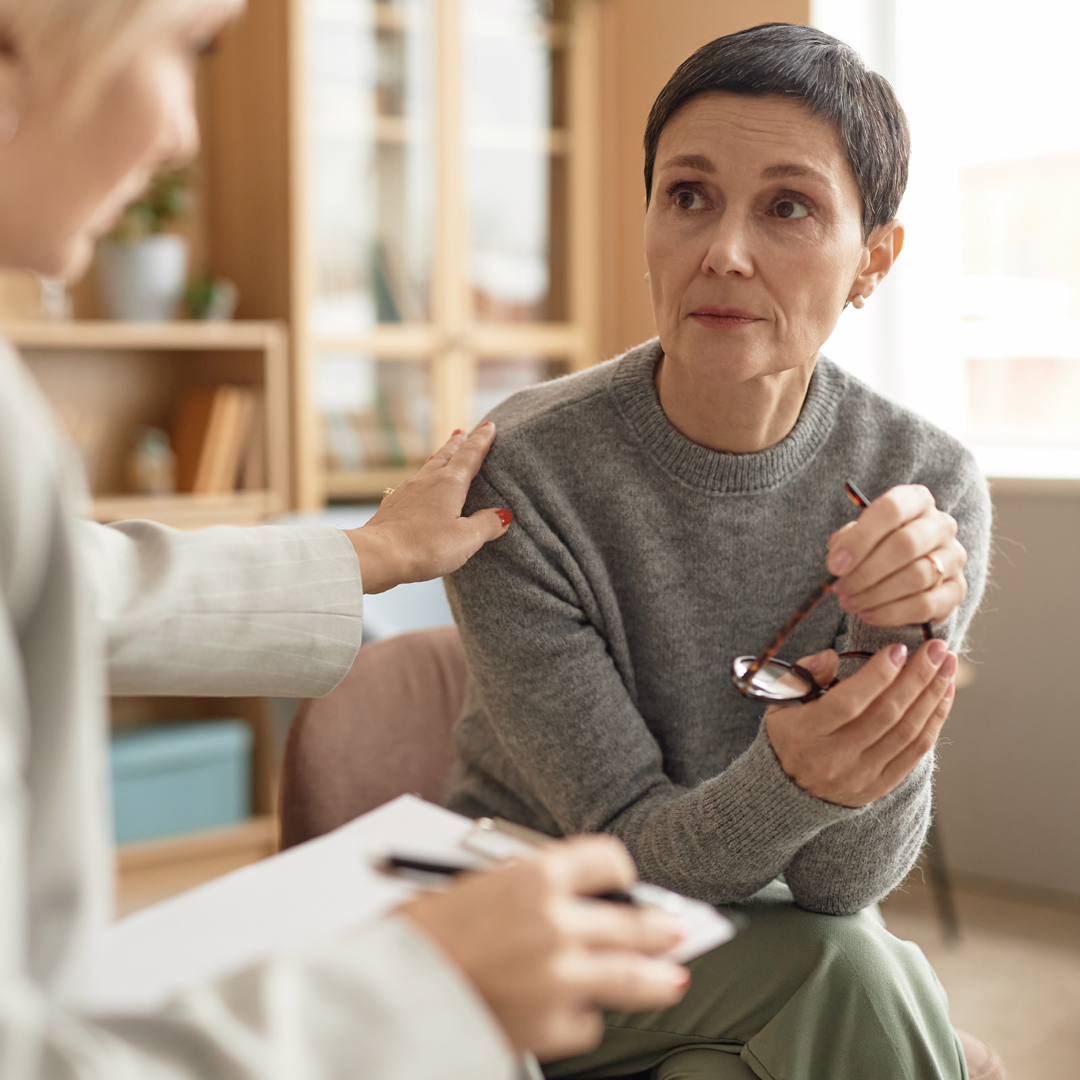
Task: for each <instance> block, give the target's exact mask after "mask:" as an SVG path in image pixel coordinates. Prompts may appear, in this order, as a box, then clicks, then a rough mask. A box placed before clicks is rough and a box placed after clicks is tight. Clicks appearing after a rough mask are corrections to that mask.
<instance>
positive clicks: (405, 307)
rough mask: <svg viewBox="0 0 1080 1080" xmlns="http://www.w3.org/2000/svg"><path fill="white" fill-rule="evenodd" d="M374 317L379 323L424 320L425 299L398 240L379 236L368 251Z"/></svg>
mask: <svg viewBox="0 0 1080 1080" xmlns="http://www.w3.org/2000/svg"><path fill="white" fill-rule="evenodd" d="M371 272H372V279H373V280H372V286H373V290H374V293H375V311H376V318H377V319H378V321H379V322H381V323H387V322H390V323H397V322H423V321H424V319H425V318H426V312H425V310H424V302H423V300H422V299H421V297H420V293H419V292H418V290H417V289H416V287H415V286H414V285H413V282H412V279H411V278H410V276H409V271H408V268H407V267H406V266H405V260H404V259H403V258H402V257H401V253H400V251H399V250H398V247H397V244H395V243H394V242H393V241H391V240H387V239H382V240H379V241H377V242H376V243H375V246H374V247H373V249H372V254H371Z"/></svg>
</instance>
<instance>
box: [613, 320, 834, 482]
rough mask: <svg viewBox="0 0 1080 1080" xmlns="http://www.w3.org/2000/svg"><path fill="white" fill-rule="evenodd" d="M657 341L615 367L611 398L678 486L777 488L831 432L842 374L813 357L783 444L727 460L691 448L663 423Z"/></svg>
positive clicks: (639, 348)
mask: <svg viewBox="0 0 1080 1080" xmlns="http://www.w3.org/2000/svg"><path fill="white" fill-rule="evenodd" d="M662 356H663V349H662V348H661V347H660V339H659V338H653V340H652V341H646V342H645V343H644V344H642V345H638V346H637V347H636V348H634V349H631V350H630V351H629V352H628V353H626V354H625V355H624V356H623V357H622V358H621V359H620V360H618V361H617V363H616V366H615V372H614V374H613V375H612V380H611V393H612V395H613V397H614V398H615V401H616V403H617V406H618V408H619V411H620V412H621V413H622V414H623V416H624V417H625V418H626V420H627V422H628V423H629V424H630V425H631V427H633V429H634V430H635V431H636V432H637V434H638V436H639V437H640V438H641V441H642V442H643V443H644V444H645V446H646V447H647V448H648V449H649V451H650V452H651V453H652V455H653V456H654V457H655V458H656V460H657V461H658V462H659V463H660V464H661V465H662V466H663V467H664V468H665V469H667V470H668V471H669V472H671V473H674V474H675V475H676V476H677V477H678V478H679V479H680V480H683V481H685V482H686V483H687V484H690V485H692V486H694V487H698V488H703V489H705V490H707V491H717V492H730V493H733V494H737V493H741V492H745V493H749V492H754V491H764V490H767V489H769V488H774V487H778V486H779V485H780V484H782V483H784V481H785V480H787V479H789V478H790V477H791V476H793V475H794V474H795V473H796V472H798V471H799V470H800V469H802V468H803V467H804V466H805V465H806V464H807V463H808V462H810V461H811V460H812V459H813V457H814V456H815V455H816V454H817V452H818V450H820V449H821V447H822V446H823V445H824V443H825V440H826V439H827V438H828V436H829V433H830V432H831V431H832V428H833V424H834V422H835V419H836V410H837V407H838V406H839V404H840V399H841V398H842V397H843V395H844V382H845V377H844V373H843V372H842V371H841V370H840V369H839V368H838V367H836V365H835V364H833V363H832V362H831V361H829V360H825V359H824V358H822V357H818V361H817V364H816V366H815V368H814V374H813V375H812V376H811V378H810V387H809V389H808V390H807V393H806V400H805V401H804V402H803V407H802V411H801V412H800V413H799V419H798V420H797V421H796V422H795V426H794V427H793V428H792V429H791V432H790V433H789V434H788V436H787V438H785V439H783V440H782V441H781V442H778V443H777V444H776V445H775V446H770V447H769V449H768V450H762V451H760V452H759V453H756V454H729V453H723V452H720V451H717V450H709V449H707V448H706V447H704V446H699V445H698V444H697V443H695V442H691V441H690V440H689V439H688V438H687V437H686V436H685V435H683V434H682V432H680V431H679V430H678V429H677V428H676V427H675V425H674V424H672V422H671V421H670V420H669V419H668V418H667V416H666V415H665V413H664V410H663V407H662V406H661V404H660V397H659V395H658V394H657V392H656V380H655V377H654V376H655V372H656V365H657V364H658V363H659V362H660V358H661V357H662Z"/></svg>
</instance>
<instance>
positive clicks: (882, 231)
mask: <svg viewBox="0 0 1080 1080" xmlns="http://www.w3.org/2000/svg"><path fill="white" fill-rule="evenodd" d="M903 247H904V226H903V225H902V224H901V223H900V222H899V221H897V220H896V218H893V220H892V221H888V222H886V223H885V224H884V225H879V226H878V227H877V228H876V229H874V231H873V232H872V233H871V234H870V236H869V237H868V238H867V241H866V265H865V267H864V268H863V271H862V273H860V274H859V276H858V277H857V278H856V279H855V280H854V281H853V282H852V283H851V291H850V292H849V293H848V300H849V301H850V302H852V303H855V306H856V307H862V304H861V303H858V302H857V301H859V300H865V299H866V298H867V297H868V296H869V295H870V294H871V293H872V292H873V291H874V290H875V289H876V288H877V287H878V286H879V285H880V284H881V281H882V278H884V277H885V275H886V274H887V273H888V272H889V271H890V270H891V269H892V268H893V263H895V262H896V260H897V257H898V256H899V254H900V252H901V250H903Z"/></svg>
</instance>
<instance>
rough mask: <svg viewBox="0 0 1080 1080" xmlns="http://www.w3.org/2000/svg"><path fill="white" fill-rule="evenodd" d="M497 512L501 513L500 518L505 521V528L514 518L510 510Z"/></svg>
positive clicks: (497, 512) (497, 511)
mask: <svg viewBox="0 0 1080 1080" xmlns="http://www.w3.org/2000/svg"><path fill="white" fill-rule="evenodd" d="M495 513H496V514H498V515H499V520H500V521H501V522H502V523H503V528H504V529H505V528H506V527H507V526H508V525H509V524H510V522H511V521H513V520H514V515H513V514H512V513H510V511H509V510H496V511H495Z"/></svg>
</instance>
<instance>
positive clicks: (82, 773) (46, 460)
mask: <svg viewBox="0 0 1080 1080" xmlns="http://www.w3.org/2000/svg"><path fill="white" fill-rule="evenodd" d="M239 6H240V5H239V2H238V0H0V265H2V266H9V267H27V268H30V269H33V270H35V271H37V272H39V273H42V274H45V275H52V276H67V277H73V276H76V275H78V274H79V273H80V272H81V271H82V270H83V269H84V268H85V267H86V265H87V263H88V261H89V258H90V252H91V245H92V242H93V240H94V238H95V237H96V236H97V235H100V234H101V233H102V232H104V231H105V230H107V229H108V228H109V226H110V223H111V222H112V221H113V220H114V219H115V217H116V215H117V214H118V213H119V211H120V210H121V208H122V207H123V206H124V204H125V203H126V202H127V201H128V200H129V199H130V198H131V197H132V196H134V195H135V194H136V193H137V192H138V191H139V190H140V188H141V187H142V186H143V185H144V183H145V182H146V180H147V179H148V178H149V177H150V175H151V174H152V173H153V172H154V171H155V170H156V169H157V168H159V167H160V166H161V165H162V164H163V163H165V162H169V161H174V160H179V159H184V158H186V157H189V156H190V155H192V154H193V153H194V152H195V150H196V148H197V141H198V133H197V129H196V123H195V117H194V111H193V107H192V76H193V71H194V67H195V63H196V57H197V54H198V53H199V51H200V49H201V48H202V47H203V45H204V44H205V43H206V42H207V41H208V40H209V39H210V38H211V37H212V36H213V34H214V33H215V32H216V31H217V30H218V29H219V27H220V26H221V25H222V23H223V22H224V20H225V19H227V18H228V17H230V16H231V15H232V14H234V13H235V11H236V10H237V8H238V7H239ZM493 439H494V428H493V427H491V426H490V425H487V426H484V427H481V428H480V429H479V430H478V431H477V432H475V433H474V434H473V435H472V436H470V437H466V436H465V435H464V433H459V434H457V435H455V436H454V438H452V439H451V440H450V441H449V442H448V443H447V444H446V446H444V447H443V448H442V449H441V450H440V451H439V453H438V454H436V455H435V456H434V458H433V459H432V460H431V461H430V462H429V463H428V464H427V465H426V466H425V467H424V468H423V469H421V470H420V472H419V473H418V474H417V476H416V477H414V478H413V479H412V480H410V481H408V482H407V483H405V484H404V485H403V486H402V487H401V488H400V489H399V490H398V492H396V493H395V494H394V496H393V497H392V498H390V499H389V500H387V503H386V504H385V505H384V508H383V509H382V510H381V511H380V512H379V514H377V515H376V517H375V518H374V519H373V520H372V522H371V523H370V524H369V525H368V526H366V527H364V528H363V529H360V530H356V531H354V532H352V533H341V532H338V531H337V530H334V529H318V528H316V529H274V528H265V529H258V530H239V529H214V530H207V531H206V532H203V533H194V534H179V533H175V532H172V531H170V530H168V529H164V528H162V527H160V526H156V525H153V524H150V523H148V522H134V523H127V524H126V525H123V526H117V527H109V528H106V527H103V526H98V525H94V524H92V523H89V522H85V521H77V520H75V519H74V517H73V515H74V513H75V512H76V511H77V509H78V508H79V505H80V502H81V496H82V485H83V481H82V477H81V475H80V474H79V473H78V471H77V470H76V469H75V468H73V465H72V461H73V460H74V455H73V454H72V453H71V452H70V450H69V448H68V447H67V446H66V444H65V443H64V442H63V440H62V439H61V438H60V436H59V435H58V434H57V431H56V428H55V426H54V424H53V421H52V418H51V417H50V415H49V411H48V408H47V406H46V405H45V404H44V403H43V401H42V399H41V398H40V397H39V395H38V394H37V392H36V391H35V389H34V387H33V386H32V384H31V382H30V380H29V377H28V376H27V374H26V372H25V370H24V369H23V368H22V367H21V365H20V363H19V361H18V359H17V358H16V357H15V356H14V355H13V354H12V353H11V352H10V350H6V349H4V348H3V347H2V346H0V881H2V882H3V892H2V893H0V1075H2V1076H3V1077H4V1078H5V1080H41V1078H47V1077H50V1078H51V1077H91V1076H93V1077H110V1078H112V1077H133V1078H134V1077H147V1078H151V1077H154V1078H156V1077H162V1078H164V1077H169V1078H170V1080H172V1078H177V1077H195V1076H199V1077H226V1076H227V1077H230V1078H241V1077H242V1078H246V1080H255V1078H258V1077H270V1076H275V1077H276V1076H281V1077H289V1078H290V1080H292V1078H300V1077H305V1078H306V1077H324V1076H325V1077H329V1076H335V1077H337V1076H346V1075H348V1076H353V1075H355V1076H364V1077H424V1076H436V1075H437V1076H439V1077H470V1078H476V1080H481V1078H487V1077H492V1078H495V1077H499V1078H503V1077H508V1076H510V1075H512V1074H513V1072H514V1070H515V1068H516V1054H517V1053H518V1052H520V1051H524V1050H532V1051H535V1052H537V1053H539V1054H540V1055H542V1056H547V1057H558V1056H565V1055H566V1054H570V1053H575V1052H580V1051H582V1050H585V1049H587V1048H588V1047H589V1046H591V1045H594V1044H595V1043H596V1042H597V1041H598V1039H599V1031H600V1025H599V1017H598V1009H599V1008H600V1007H617V1008H624V1009H643V1008H658V1007H661V1006H664V1005H668V1004H671V1003H673V1002H674V1001H675V1000H677V999H678V998H679V997H681V995H682V993H683V992H684V990H685V988H686V985H687V979H688V976H687V973H686V972H685V970H684V969H682V968H680V967H678V966H676V965H674V964H669V963H667V962H665V961H662V960H660V959H657V958H655V957H656V954H658V953H660V952H662V951H663V950H665V949H666V948H668V947H669V946H670V945H671V944H673V943H674V941H675V940H676V938H677V930H676V929H675V928H673V927H672V926H671V925H670V924H669V923H668V922H667V921H666V920H662V919H659V918H657V919H655V920H650V919H646V918H644V917H643V916H640V915H639V914H638V913H636V912H633V911H630V910H629V909H617V908H616V906H615V905H608V904H596V903H592V902H587V901H586V900H583V899H582V897H587V896H590V895H595V894H596V893H597V892H602V891H605V890H607V889H611V888H615V887H620V886H625V885H626V884H627V883H628V882H629V881H630V880H632V878H633V875H634V869H633V865H632V863H631V862H630V860H629V858H628V856H627V855H626V853H625V851H624V850H623V849H622V848H621V847H620V846H619V845H618V844H617V843H616V842H615V841H612V840H607V839H595V838H594V839H589V840H584V839H583V840H579V841H576V842H574V843H571V844H565V845H560V847H559V848H558V849H557V850H553V851H552V853H551V854H549V855H547V856H545V857H543V858H540V859H537V860H533V861H532V862H530V863H523V864H521V865H519V866H518V867H516V868H513V869H510V870H506V871H502V872H499V873H493V874H489V875H485V876H481V877H477V878H475V879H474V880H473V881H471V882H469V883H466V884H463V885H461V886H459V887H456V888H454V889H452V890H449V891H448V892H447V893H445V894H443V895H442V896H439V897H434V898H428V899H425V900H423V901H421V902H419V903H416V904H413V905H411V906H410V907H409V908H408V909H407V910H406V911H405V912H404V913H403V915H401V916H399V917H397V918H393V919H389V920H387V921H386V922H384V923H383V924H381V925H379V926H376V927H373V928H370V929H367V930H365V931H363V932H358V933H356V934H353V935H351V936H349V937H346V938H344V939H341V940H337V941H332V942H328V943H326V944H324V945H322V946H319V947H313V948H311V949H309V950H307V951H303V952H298V953H294V954H291V955H289V956H282V957H278V958H276V959H274V960H273V961H272V962H269V963H266V964H263V965H262V966H260V967H256V968H254V969H252V970H249V971H246V972H244V973H242V974H240V975H238V976H236V977H235V978H233V979H231V980H229V981H227V982H224V983H222V984H221V985H208V986H201V987H196V988H194V989H192V990H191V991H190V992H189V993H185V994H183V995H182V996H180V997H179V998H178V999H177V1000H176V1001H174V1002H173V1003H172V1004H171V1005H170V1006H168V1007H167V1008H166V1009H164V1010H163V1011H162V1012H161V1013H160V1014H159V1015H156V1016H151V1017H137V1018H136V1017H124V1016H113V1017H105V1018H97V1019H95V1020H94V1021H90V1020H87V1019H85V1018H82V1017H80V1016H78V1015H77V1014H76V1013H75V1012H74V1011H73V1010H72V1009H71V1008H70V1007H69V1004H68V1003H69V1002H70V1001H72V1000H74V996H75V993H76V990H77V988H78V986H79V981H80V978H81V975H82V972H83V967H84V962H85V957H86V956H87V954H88V952H89V951H90V950H91V949H92V948H93V945H94V940H95V936H96V935H97V934H98V933H99V932H100V930H101V928H102V927H103V926H104V924H105V922H106V920H107V918H108V916H109V894H110V888H111V882H110V875H111V851H110V843H109V839H108V829H107V810H106V808H107V800H106V793H105V791H104V790H103V785H102V784H101V782H100V777H101V775H102V774H103V771H104V770H103V760H102V759H103V751H104V742H105V730H106V725H105V717H104V704H103V702H104V695H105V692H106V685H108V686H109V687H110V689H111V690H112V692H114V693H125V692H129V693H131V692H140V693H170V694H179V693H202V694H294V695H304V696H307V695H314V694H319V693H325V692H327V691H328V690H330V689H331V688H332V687H333V686H334V684H335V683H336V682H337V681H338V680H339V679H340V678H341V677H342V676H343V675H344V674H345V672H346V671H347V670H348V668H349V666H350V664H351V663H352V659H353V657H354V656H355V653H356V650H357V649H358V647H359V645H360V632H361V621H362V610H363V593H364V592H378V591H382V590H384V589H387V588H391V587H392V586H394V585H395V584H398V583H399V582H402V581H411V580H421V579H424V578H429V577H435V576H438V575H440V574H443V573H446V572H448V571H450V570H453V569H455V568H457V567H460V566H461V565H462V564H463V563H464V562H465V561H466V560H467V559H468V558H469V557H470V556H471V555H472V554H473V553H474V552H475V551H476V550H477V549H478V548H479V547H480V546H481V545H482V544H484V543H485V542H487V541H489V540H493V539H497V538H499V537H501V536H502V535H503V534H504V533H505V532H506V531H507V529H508V528H509V525H510V521H509V517H510V516H509V514H508V513H506V512H505V511H502V512H500V511H497V510H495V509H482V510H480V511H479V512H477V513H475V514H473V515H472V516H471V517H468V518H463V517H461V508H462V504H463V502H464V498H465V495H466V492H467V489H468V485H469V483H470V481H471V480H472V478H473V476H475V474H476V472H477V470H478V469H479V467H480V464H481V462H482V460H483V458H484V456H485V455H486V453H487V450H488V448H489V447H490V446H491V443H492V441H493ZM223 585H224V586H227V587H225V588H223V587H222V586H223Z"/></svg>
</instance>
